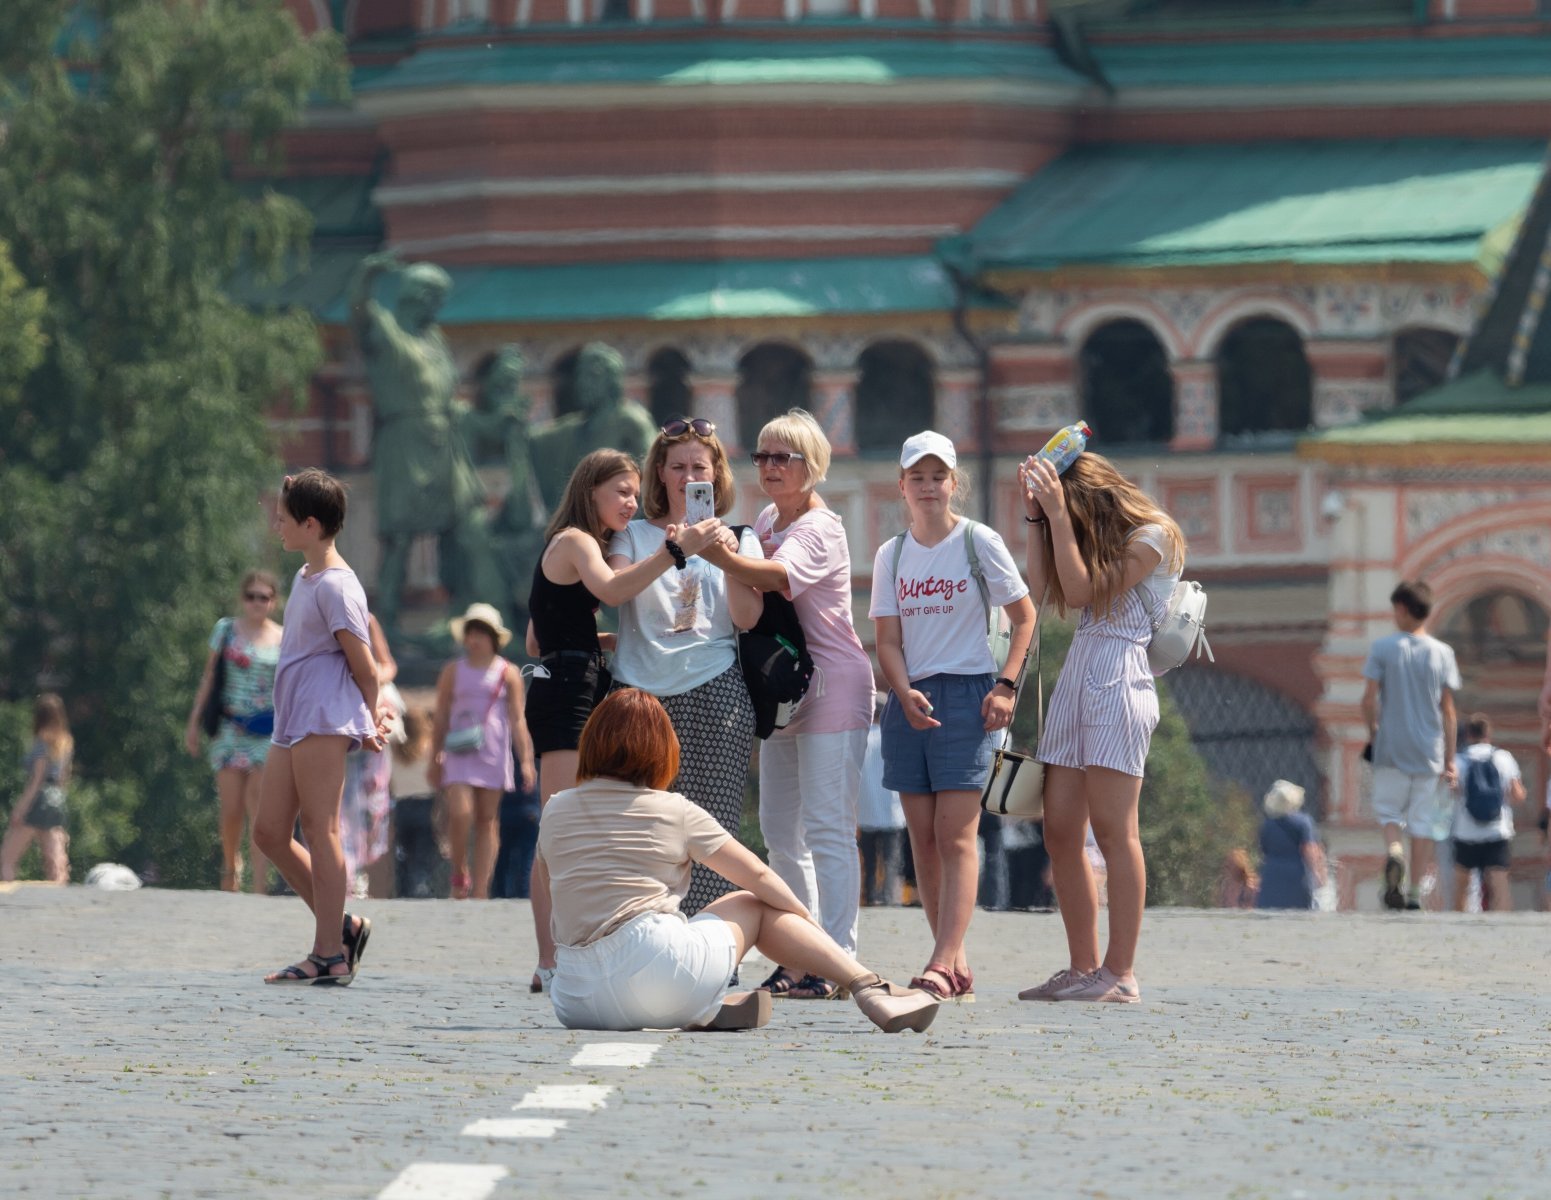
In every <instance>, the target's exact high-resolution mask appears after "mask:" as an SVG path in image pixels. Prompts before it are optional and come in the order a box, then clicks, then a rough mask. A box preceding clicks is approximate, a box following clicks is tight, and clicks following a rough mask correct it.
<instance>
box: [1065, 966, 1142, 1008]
mask: <svg viewBox="0 0 1551 1200" xmlns="http://www.w3.org/2000/svg"><path fill="white" fill-rule="evenodd" d="M1141 998H1142V989H1141V988H1140V987H1139V986H1138V985H1137V983H1136V981H1135V980H1134V979H1133V980H1132V981H1131V982H1130V983H1121V982H1120V976H1118V975H1116V974H1115V973H1114V972H1113V971H1111V970H1109V969H1108V968H1107V967H1100V968H1099V969H1098V970H1097V971H1095V972H1093V974H1091V975H1084V976H1083V977H1082V978H1081V979H1079V980H1078V981H1077V982H1076V983H1074V984H1072V985H1071V986H1070V987H1066V988H1063V989H1061V991H1059V992H1057V993H1056V999H1057V1000H1061V1001H1066V1000H1086V1001H1088V1002H1090V1003H1096V1004H1135V1003H1136V1002H1137V1001H1138V1000H1140V999H1141Z"/></svg>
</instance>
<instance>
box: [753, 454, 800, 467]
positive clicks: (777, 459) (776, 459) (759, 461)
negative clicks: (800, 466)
mask: <svg viewBox="0 0 1551 1200" xmlns="http://www.w3.org/2000/svg"><path fill="white" fill-rule="evenodd" d="M749 458H750V460H751V461H752V462H753V463H754V465H755V466H756V467H762V466H764V465H765V464H766V463H769V464H770V465H771V466H772V467H775V468H776V469H777V470H781V469H784V468H785V467H786V465H787V464H788V463H794V462H807V461H808V459H807V457H806V456H805V455H802V454H798V453H797V452H796V451H795V450H756V451H754V453H753V454H751V455H749Z"/></svg>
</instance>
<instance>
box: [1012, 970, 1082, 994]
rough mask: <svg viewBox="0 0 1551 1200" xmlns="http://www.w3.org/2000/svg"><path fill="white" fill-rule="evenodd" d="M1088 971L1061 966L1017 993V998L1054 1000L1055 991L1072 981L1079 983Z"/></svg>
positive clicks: (1069, 984) (1070, 983)
mask: <svg viewBox="0 0 1551 1200" xmlns="http://www.w3.org/2000/svg"><path fill="white" fill-rule="evenodd" d="M1088 974H1089V972H1085V971H1074V970H1072V968H1071V967H1062V968H1061V969H1060V970H1059V971H1057V972H1056V973H1055V974H1054V975H1052V976H1051V977H1050V978H1049V979H1047V980H1045V982H1044V983H1042V984H1040V985H1039V986H1037V987H1031V988H1025V989H1024V990H1023V991H1021V992H1019V993H1018V999H1019V1000H1054V999H1056V993H1057V992H1060V991H1063V990H1064V989H1066V988H1069V987H1071V986H1072V985H1073V984H1074V983H1081V982H1082V981H1083V980H1085V979H1087V978H1088Z"/></svg>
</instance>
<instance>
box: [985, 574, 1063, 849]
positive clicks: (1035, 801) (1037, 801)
mask: <svg viewBox="0 0 1551 1200" xmlns="http://www.w3.org/2000/svg"><path fill="white" fill-rule="evenodd" d="M1049 598H1050V593H1049V591H1048V590H1047V591H1046V593H1045V599H1044V600H1041V601H1040V605H1039V612H1038V613H1037V614H1036V615H1035V618H1034V646H1033V649H1032V651H1031V652H1032V654H1033V656H1034V690H1035V692H1036V694H1037V696H1038V701H1039V720H1038V722H1037V723H1036V724H1035V727H1034V746H1035V749H1036V750H1037V749H1038V748H1039V736H1040V734H1041V733H1043V732H1044V728H1045V680H1044V677H1043V676H1042V675H1041V674H1040V670H1039V664H1040V637H1039V623H1040V622H1041V621H1042V620H1044V617H1045V600H1048V599H1049ZM1028 668H1029V657H1028V655H1024V657H1023V668H1022V669H1021V670H1020V671H1019V672H1018V680H1019V686H1018V698H1019V699H1022V696H1023V681H1024V680H1025V679H1026V678H1027V677H1028ZM1017 716H1018V701H1017V700H1014V701H1013V711H1012V718H1013V719H1012V720H1009V721H1008V722H1007V736H1008V738H1009V740H1010V739H1011V737H1012V729H1013V724H1014V722H1015V721H1016V719H1017ZM980 807H981V808H983V809H985V811H986V812H988V813H993V814H995V815H996V816H998V817H1011V818H1012V819H1014V820H1018V821H1038V820H1040V819H1042V818H1043V817H1044V815H1045V764H1044V763H1042V762H1040V761H1039V760H1038V759H1037V758H1035V757H1034V756H1033V755H1032V754H1024V753H1023V752H1022V751H1019V750H1013V749H1010V748H1008V747H1005V746H1004V747H1003V748H1001V749H999V750H997V751H996V752H995V753H994V754H993V755H992V756H991V773H990V774H989V775H987V776H986V785H985V787H984V788H982V789H981V792H980Z"/></svg>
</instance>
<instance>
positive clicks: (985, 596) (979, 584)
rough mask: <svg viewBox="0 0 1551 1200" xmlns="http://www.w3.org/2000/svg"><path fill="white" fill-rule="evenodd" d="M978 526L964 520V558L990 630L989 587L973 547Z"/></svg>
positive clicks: (966, 518)
mask: <svg viewBox="0 0 1551 1200" xmlns="http://www.w3.org/2000/svg"><path fill="white" fill-rule="evenodd" d="M978 528H979V525H978V523H977V522H975V521H971V520H970V519H969V518H968V517H965V518H964V556H965V557H966V558H968V559H969V573H970V575H971V576H973V577H974V580H975V587H976V589H978V590H979V592H980V604H981V607H982V608H984V609H985V610H986V628H987V629H990V628H991V585H990V584H988V583H987V582H986V573H985V572H984V571H982V570H981V569H980V551H979V549H978V548H977V547H976V546H975V530H976V529H978Z"/></svg>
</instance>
